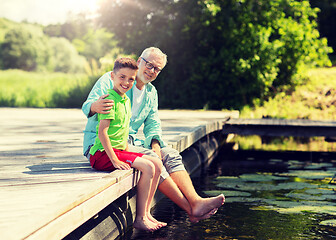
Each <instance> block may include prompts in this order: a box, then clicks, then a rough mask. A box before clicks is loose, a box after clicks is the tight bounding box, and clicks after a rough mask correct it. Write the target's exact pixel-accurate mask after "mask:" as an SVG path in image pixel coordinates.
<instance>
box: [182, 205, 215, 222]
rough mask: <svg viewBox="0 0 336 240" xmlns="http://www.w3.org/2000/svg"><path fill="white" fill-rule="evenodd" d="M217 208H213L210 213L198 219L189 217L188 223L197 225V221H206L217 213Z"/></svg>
mask: <svg viewBox="0 0 336 240" xmlns="http://www.w3.org/2000/svg"><path fill="white" fill-rule="evenodd" d="M217 210H218V208H214V209H212V210H211V211H210V212H208V213H206V214H204V215H202V216H200V217H196V216H189V220H190V222H192V223H198V222H199V221H201V220H204V219H208V218H210V217H211V216H212V215H215V213H216V212H217Z"/></svg>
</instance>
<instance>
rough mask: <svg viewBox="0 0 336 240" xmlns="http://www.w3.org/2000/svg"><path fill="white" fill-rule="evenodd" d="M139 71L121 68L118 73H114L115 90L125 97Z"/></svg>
mask: <svg viewBox="0 0 336 240" xmlns="http://www.w3.org/2000/svg"><path fill="white" fill-rule="evenodd" d="M136 74H137V70H134V69H131V68H121V69H119V70H118V71H117V72H116V73H114V72H112V75H111V76H112V79H113V90H114V91H116V92H117V93H118V94H119V95H121V96H123V95H124V94H125V93H126V92H127V91H128V90H130V89H131V88H132V86H133V84H134V80H135V77H136Z"/></svg>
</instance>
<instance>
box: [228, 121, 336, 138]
mask: <svg viewBox="0 0 336 240" xmlns="http://www.w3.org/2000/svg"><path fill="white" fill-rule="evenodd" d="M223 133H225V134H227V133H235V134H239V135H260V136H301V137H314V136H323V137H335V136H336V122H335V121H312V120H305V119H301V120H287V119H268V118H264V119H243V118H231V119H229V120H228V121H226V122H225V125H224V127H223Z"/></svg>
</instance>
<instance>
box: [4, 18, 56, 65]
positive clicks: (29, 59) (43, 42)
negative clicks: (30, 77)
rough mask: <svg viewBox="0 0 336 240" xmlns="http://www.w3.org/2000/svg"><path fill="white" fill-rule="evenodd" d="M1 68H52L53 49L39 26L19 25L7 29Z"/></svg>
mask: <svg viewBox="0 0 336 240" xmlns="http://www.w3.org/2000/svg"><path fill="white" fill-rule="evenodd" d="M0 53H1V56H0V59H1V68H2V69H9V68H19V69H23V70H26V71H34V70H41V69H50V67H51V66H50V57H51V49H50V47H49V45H48V39H47V38H46V37H45V36H44V34H43V32H42V30H41V29H40V28H39V27H36V26H33V25H18V26H16V27H14V28H12V29H11V30H9V31H7V33H6V35H5V37H4V41H3V42H2V43H1V45H0Z"/></svg>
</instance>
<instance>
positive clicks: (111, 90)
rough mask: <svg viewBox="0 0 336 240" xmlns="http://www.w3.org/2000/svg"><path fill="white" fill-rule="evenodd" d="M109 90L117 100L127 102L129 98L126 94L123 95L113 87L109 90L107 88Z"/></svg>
mask: <svg viewBox="0 0 336 240" xmlns="http://www.w3.org/2000/svg"><path fill="white" fill-rule="evenodd" d="M107 92H108V93H109V94H111V95H112V96H113V97H114V99H115V101H116V102H125V101H126V100H127V96H126V94H125V95H124V97H122V96H120V95H119V94H118V93H117V92H116V91H114V90H113V89H109V90H107Z"/></svg>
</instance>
